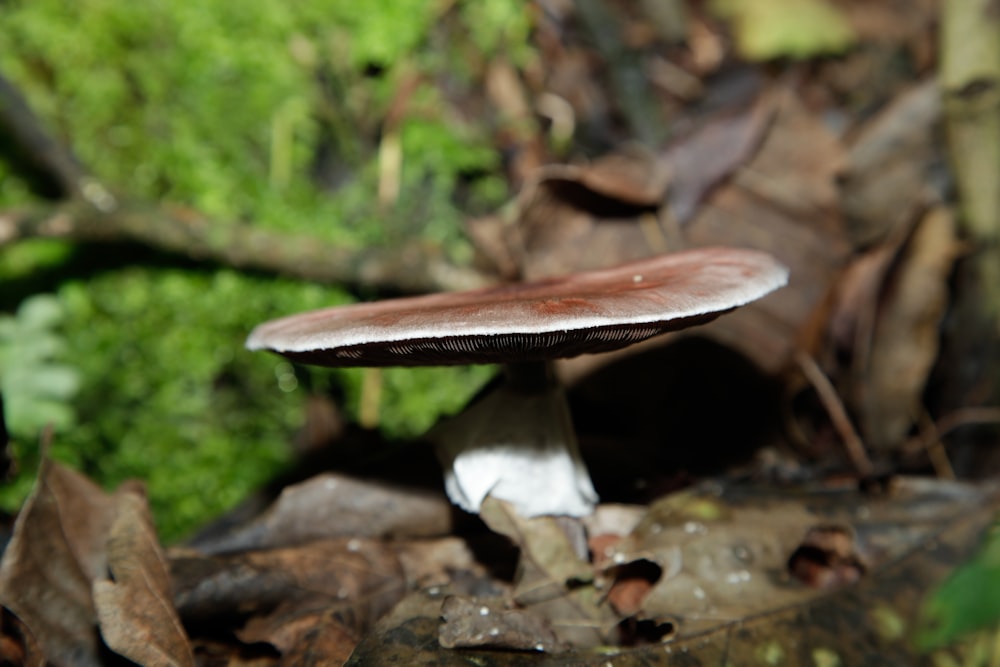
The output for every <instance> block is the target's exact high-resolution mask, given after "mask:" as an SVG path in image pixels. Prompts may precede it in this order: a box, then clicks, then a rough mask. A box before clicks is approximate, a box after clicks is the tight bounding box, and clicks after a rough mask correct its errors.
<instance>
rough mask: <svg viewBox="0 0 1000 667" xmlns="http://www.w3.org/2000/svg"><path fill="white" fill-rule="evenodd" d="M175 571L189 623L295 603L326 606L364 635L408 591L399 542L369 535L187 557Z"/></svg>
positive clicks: (179, 599)
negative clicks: (369, 537) (372, 538)
mask: <svg viewBox="0 0 1000 667" xmlns="http://www.w3.org/2000/svg"><path fill="white" fill-rule="evenodd" d="M172 568H173V573H174V582H175V583H174V587H175V590H176V599H177V608H178V610H179V611H180V614H181V617H182V618H183V619H184V620H185V621H186V622H187V623H189V624H197V623H203V622H206V621H208V620H212V619H214V618H220V617H222V618H234V617H235V618H239V617H245V616H247V615H267V614H269V613H271V612H272V610H274V609H275V608H276V607H278V606H279V605H282V604H288V603H295V604H298V605H302V606H305V607H307V608H308V609H310V610H312V609H316V608H317V605H319V606H320V607H322V608H323V609H324V610H326V611H328V612H330V613H332V614H335V617H336V618H337V620H338V621H339V622H341V623H343V624H344V626H345V627H346V628H347V629H348V630H349V631H351V632H354V633H356V634H359V635H360V633H363V632H364V631H366V630H367V629H368V628H370V627H371V625H372V624H373V623H374V622H375V621H376V620H377V619H378V618H379V617H380V616H382V615H383V614H384V613H385V612H386V611H388V610H389V609H391V608H392V606H393V605H395V604H396V602H397V601H398V600H399V599H400V598H401V597H402V596H403V593H404V592H405V590H406V578H405V574H404V572H403V570H402V567H401V565H400V563H399V559H398V558H397V557H396V555H395V549H394V547H393V545H391V544H389V543H384V542H381V541H379V540H370V539H363V538H339V539H329V540H319V541H316V542H312V543H309V544H304V545H301V546H297V547H288V548H284V549H271V550H264V551H255V552H247V553H243V554H233V555H230V556H214V557H204V556H197V555H192V554H189V553H188V554H181V555H178V556H176V557H175V558H174V559H173V562H172ZM317 601H319V602H317Z"/></svg>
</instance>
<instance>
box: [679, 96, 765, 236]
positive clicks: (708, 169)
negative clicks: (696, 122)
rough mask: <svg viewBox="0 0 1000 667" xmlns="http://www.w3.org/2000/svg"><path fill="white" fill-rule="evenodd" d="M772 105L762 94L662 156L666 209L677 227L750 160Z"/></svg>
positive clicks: (757, 145)
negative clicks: (667, 182)
mask: <svg viewBox="0 0 1000 667" xmlns="http://www.w3.org/2000/svg"><path fill="white" fill-rule="evenodd" d="M775 101H776V98H775V96H774V95H771V94H764V95H762V96H760V98H758V99H757V100H756V102H754V103H753V104H751V105H749V106H748V107H747V108H745V109H741V110H740V111H739V112H737V113H727V114H721V115H719V116H718V117H716V118H713V119H711V120H709V121H708V122H706V123H705V124H704V125H703V126H701V127H699V128H698V129H697V130H696V131H694V132H692V133H691V134H689V135H688V136H685V137H684V138H683V139H680V140H678V141H675V142H674V143H673V144H672V145H671V146H670V147H669V148H668V149H667V151H666V152H665V153H664V154H663V156H662V158H661V163H662V164H663V165H666V167H665V170H666V171H668V173H670V174H671V179H670V198H669V204H668V208H669V210H670V215H672V216H673V218H674V220H676V221H677V223H678V224H680V225H683V224H685V223H687V222H688V221H689V220H691V219H692V218H693V217H694V216H695V214H696V213H697V211H698V206H699V205H700V204H701V202H702V201H703V200H704V199H705V198H706V197H707V196H708V194H709V193H710V192H711V191H712V190H713V189H714V188H715V187H717V186H718V185H719V184H720V183H721V182H722V181H724V180H725V179H726V178H728V177H729V176H731V175H732V174H733V173H734V172H735V171H736V170H737V169H739V168H740V167H742V166H743V165H744V164H746V163H747V162H748V161H749V160H750V158H751V157H752V156H753V153H754V151H756V150H757V149H758V148H759V146H760V143H761V141H762V140H763V139H764V137H765V136H766V135H767V129H768V126H769V125H770V123H771V120H772V119H773V117H774V113H775Z"/></svg>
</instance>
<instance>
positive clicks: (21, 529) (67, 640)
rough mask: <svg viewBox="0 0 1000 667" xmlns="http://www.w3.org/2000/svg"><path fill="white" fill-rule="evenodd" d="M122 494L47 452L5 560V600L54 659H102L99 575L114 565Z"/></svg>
mask: <svg viewBox="0 0 1000 667" xmlns="http://www.w3.org/2000/svg"><path fill="white" fill-rule="evenodd" d="M114 505H115V499H114V498H113V497H112V496H109V495H107V494H105V493H104V492H103V491H102V490H101V489H100V488H98V487H97V486H96V485H95V484H93V483H92V482H90V481H89V480H88V479H86V478H85V477H83V476H82V475H80V474H78V473H76V472H74V471H72V470H70V469H69V468H66V467H64V466H62V465H60V464H58V463H55V462H54V461H51V460H49V459H47V458H45V459H43V460H42V463H41V466H40V467H39V471H38V480H37V482H36V483H35V488H34V490H33V491H32V493H31V496H30V497H29V498H28V500H27V501H26V502H25V505H24V507H23V508H22V510H21V513H20V515H19V516H18V518H17V521H16V523H15V524H14V534H13V537H12V538H11V541H10V544H8V546H7V549H6V551H4V555H3V561H2V562H0V603H2V604H3V606H5V607H6V608H7V609H9V610H11V611H12V612H13V613H14V614H16V615H17V617H18V618H19V619H21V621H22V622H23V623H24V625H25V626H26V628H27V629H28V631H29V632H30V633H31V635H32V636H33V637H34V638H35V640H36V641H37V642H38V645H39V647H40V648H41V651H42V653H43V654H44V655H45V658H46V660H48V661H50V662H52V663H55V664H60V665H97V664H99V662H100V661H99V658H98V654H99V649H100V637H99V635H98V633H97V627H96V625H97V613H96V611H95V609H94V604H93V601H92V599H91V581H92V580H93V579H95V578H97V577H98V576H101V575H102V574H103V572H104V570H105V568H106V555H105V543H106V540H107V535H108V532H109V530H110V528H111V524H112V521H113V520H114V514H115V509H114Z"/></svg>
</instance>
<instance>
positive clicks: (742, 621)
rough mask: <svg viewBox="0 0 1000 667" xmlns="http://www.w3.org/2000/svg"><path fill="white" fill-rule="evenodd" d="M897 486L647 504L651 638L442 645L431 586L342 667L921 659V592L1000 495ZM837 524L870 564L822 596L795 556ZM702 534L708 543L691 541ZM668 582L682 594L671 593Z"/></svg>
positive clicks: (643, 535) (732, 491) (718, 493)
mask: <svg viewBox="0 0 1000 667" xmlns="http://www.w3.org/2000/svg"><path fill="white" fill-rule="evenodd" d="M897 482H898V483H897V484H895V485H894V487H893V490H892V491H891V492H890V493H888V494H884V495H881V496H878V497H870V496H866V495H863V494H859V493H858V492H857V491H856V490H855V489H853V488H851V487H846V486H845V487H842V488H839V489H838V488H820V489H817V490H815V491H813V492H807V491H804V490H785V491H782V490H780V489H774V488H760V487H747V486H741V485H728V486H721V485H718V484H707V485H705V486H704V487H703V489H702V490H701V491H699V492H686V493H683V494H680V495H678V496H676V497H675V498H674V499H673V500H671V499H670V498H666V499H664V500H663V501H662V502H661V503H658V507H656V508H650V515H649V516H647V517H646V518H645V519H644V520H643V522H642V524H641V525H640V526H639V528H637V530H636V532H635V535H634V536H633V537H634V538H636V539H637V540H640V541H641V543H642V546H644V547H646V551H650V550H652V551H654V552H657V551H658V552H659V553H660V554H661V555H666V556H667V558H665V559H664V560H663V562H662V563H661V565H663V567H664V573H663V577H662V579H661V580H660V583H659V584H657V587H656V588H657V589H660V590H659V591H658V600H657V601H656V604H657V606H658V609H657V611H665V612H666V613H664V614H663V615H662V616H653V612H652V611H650V609H649V607H650V600H649V599H648V598H647V602H646V604H645V609H644V612H643V613H644V614H648V615H649V617H650V618H655V619H656V622H658V623H659V624H660V626H661V630H662V631H663V639H662V640H661V641H660V642H657V643H656V644H654V645H649V646H637V647H634V648H630V647H620V648H612V647H609V646H604V647H602V648H601V649H600V650H599V651H594V650H589V649H573V650H568V651H565V652H562V653H542V654H535V653H531V652H524V651H520V652H513V651H499V650H477V649H463V650H461V651H454V650H448V649H445V648H442V647H441V646H440V645H439V644H438V642H437V641H435V639H436V637H437V634H438V629H439V620H438V618H437V610H439V609H440V602H439V600H440V598H434V597H428V596H427V595H426V594H423V595H421V596H418V597H416V598H415V599H414V602H413V603H411V604H410V605H409V607H408V609H407V613H406V614H405V615H402V616H395V615H392V618H391V619H387V622H386V623H380V624H379V625H378V627H377V629H376V631H375V632H374V633H373V634H372V635H370V636H368V637H366V638H365V639H363V640H362V641H361V643H360V644H359V645H358V647H357V648H356V649H355V652H354V654H353V656H352V658H351V660H350V661H349V662H348V663H347V664H348V665H355V666H361V665H368V664H406V665H435V667H452V666H455V667H458V666H460V665H468V664H470V663H471V662H474V663H475V664H477V665H479V666H480V667H507V666H512V665H533V664H537V665H543V664H544V665H546V666H547V667H563V666H565V667H569V666H571V665H572V666H573V667H606V666H607V665H608V664H612V665H614V666H615V667H639V666H648V665H664V666H666V667H681V666H687V665H693V664H701V665H712V666H713V667H722V666H723V665H733V666H734V667H736V666H740V665H747V666H748V667H749V666H750V665H759V664H782V665H789V666H791V667H815V666H816V665H817V664H827V665H835V664H840V665H860V664H868V663H871V664H900V665H903V664H905V665H909V664H925V663H924V662H921V660H923V659H924V658H922V657H921V656H919V655H918V654H917V653H915V651H914V647H913V644H912V642H911V641H910V637H911V634H912V632H913V631H914V627H915V621H916V610H917V609H918V607H919V605H920V600H921V598H922V597H923V596H924V595H925V594H926V592H927V590H928V589H929V588H930V587H932V586H933V585H934V584H935V583H936V582H940V581H942V580H943V579H944V578H945V577H946V576H947V574H948V573H949V572H950V571H951V570H952V569H953V568H954V567H955V566H956V564H958V563H960V562H962V561H963V560H964V559H965V558H966V557H967V555H968V554H970V553H971V551H972V550H973V549H974V548H975V546H976V545H977V544H978V542H979V538H980V536H981V535H982V533H983V531H984V529H986V528H987V527H988V526H989V525H990V524H991V522H992V519H993V516H994V514H995V512H996V508H997V506H998V500H1000V495H998V493H997V489H996V488H995V487H991V486H987V487H981V488H977V487H975V486H972V485H965V484H957V483H948V482H939V481H935V480H921V479H910V478H906V479H900V480H897ZM831 523H836V524H843V525H847V526H851V527H852V528H853V530H854V535H856V537H857V544H858V545H859V549H860V550H861V551H860V552H862V553H863V554H864V557H865V558H866V563H868V564H869V567H870V569H868V570H867V573H866V575H865V576H864V577H863V578H862V579H861V580H860V581H858V582H857V583H855V584H850V585H845V586H842V587H840V588H838V589H836V590H833V591H817V590H815V589H812V588H807V587H805V586H803V585H801V584H799V583H798V582H796V581H794V580H793V579H792V578H791V576H790V574H789V573H788V572H787V570H786V565H787V559H788V556H789V554H790V553H791V552H792V551H793V550H794V549H795V547H796V546H797V545H799V544H801V543H802V540H803V537H804V536H805V535H807V533H808V529H809V528H810V527H813V526H817V525H831ZM789 524H791V525H789ZM656 526H659V528H657V527H656ZM734 528H735V530H734ZM729 531H733V532H729ZM699 542H701V543H702V545H701V546H700V547H696V546H694V545H696V544H697V543H699ZM638 547H639V542H637V543H636V544H635V548H638ZM673 547H676V548H673ZM672 554H676V555H672ZM677 556H679V557H677ZM744 570H745V571H746V572H747V573H748V574H749V579H748V578H747V577H746V576H745V575H743V574H742V571H744ZM696 571H701V572H704V573H706V574H709V573H715V574H712V575H711V576H713V577H715V579H714V580H713V583H712V584H711V587H710V588H708V587H706V581H705V580H704V579H697V580H695V581H691V580H690V579H688V581H687V583H688V585H689V586H691V585H692V584H694V585H695V586H699V587H701V591H702V593H703V594H704V596H705V598H706V599H707V598H709V596H711V604H706V600H705V599H701V598H700V596H699V594H698V593H697V589H696V588H687V589H685V588H684V587H683V586H678V585H676V584H677V583H678V582H679V580H680V579H681V578H682V577H683V575H684V573H690V572H696ZM728 574H734V575H736V576H734V577H728V576H727V575H728ZM668 582H673V583H672V584H668ZM667 587H672V592H673V593H674V595H672V596H671V595H667V594H666V592H667V591H666V588H667ZM749 588H756V592H757V594H759V597H758V596H755V595H746V591H747V590H748V589H749ZM660 593H663V595H662V596H660V595H659V594H660ZM698 609H701V612H698ZM699 614H700V615H699ZM671 624H673V626H674V627H673V629H672V630H671V628H670V625H671ZM926 664H929V663H926Z"/></svg>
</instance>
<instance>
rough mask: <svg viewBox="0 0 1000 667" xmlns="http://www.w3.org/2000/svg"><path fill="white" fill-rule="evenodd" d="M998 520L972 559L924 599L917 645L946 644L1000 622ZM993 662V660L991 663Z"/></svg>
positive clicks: (925, 647) (938, 646)
mask: <svg viewBox="0 0 1000 667" xmlns="http://www.w3.org/2000/svg"><path fill="white" fill-rule="evenodd" d="M997 591H1000V523H994V524H993V526H992V527H991V528H990V530H989V531H988V532H987V534H986V537H985V540H984V541H983V544H982V545H981V546H980V548H979V550H978V551H977V553H976V554H975V555H974V556H973V557H972V559H971V560H970V561H969V562H968V563H966V564H965V565H963V566H962V567H960V568H958V569H957V570H955V572H954V573H952V575H951V576H950V577H949V578H948V579H947V580H945V582H944V583H943V584H941V585H940V586H939V587H938V588H937V589H936V590H935V591H933V592H932V593H931V594H930V595H929V596H928V598H927V599H926V600H925V601H924V605H923V608H922V609H921V618H920V620H921V624H920V630H919V633H918V635H917V645H918V646H919V647H920V648H921V649H922V650H925V651H928V650H931V649H935V648H940V647H943V646H948V645H950V644H952V643H954V642H956V641H957V640H959V639H961V638H963V637H965V636H967V635H969V634H970V633H973V632H975V631H977V630H982V629H985V628H990V627H995V626H996V625H997V623H1000V597H998V596H997ZM991 664H992V663H991Z"/></svg>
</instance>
